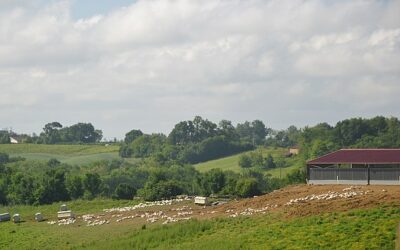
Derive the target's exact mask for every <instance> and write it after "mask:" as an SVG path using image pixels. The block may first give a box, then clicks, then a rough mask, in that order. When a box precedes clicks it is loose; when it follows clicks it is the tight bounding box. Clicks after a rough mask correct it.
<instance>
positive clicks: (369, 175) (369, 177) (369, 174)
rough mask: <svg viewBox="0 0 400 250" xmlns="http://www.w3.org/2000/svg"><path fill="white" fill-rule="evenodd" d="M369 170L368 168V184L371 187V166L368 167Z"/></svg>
mask: <svg viewBox="0 0 400 250" xmlns="http://www.w3.org/2000/svg"><path fill="white" fill-rule="evenodd" d="M367 168H368V182H367V185H369V182H370V180H371V171H370V167H369V164H368V165H367Z"/></svg>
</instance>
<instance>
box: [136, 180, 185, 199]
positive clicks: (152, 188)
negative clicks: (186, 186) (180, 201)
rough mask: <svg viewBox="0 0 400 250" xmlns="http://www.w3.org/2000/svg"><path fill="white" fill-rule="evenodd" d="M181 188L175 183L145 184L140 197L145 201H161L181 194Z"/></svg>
mask: <svg viewBox="0 0 400 250" xmlns="http://www.w3.org/2000/svg"><path fill="white" fill-rule="evenodd" d="M182 191H183V190H182V188H181V187H180V186H179V185H178V183H177V182H176V181H160V182H158V183H155V184H152V183H146V185H145V187H144V188H143V189H141V190H140V195H141V196H142V197H143V199H145V200H146V201H156V200H162V199H171V198H173V197H175V196H177V195H179V194H182Z"/></svg>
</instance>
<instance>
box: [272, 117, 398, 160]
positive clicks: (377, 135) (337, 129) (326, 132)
mask: <svg viewBox="0 0 400 250" xmlns="http://www.w3.org/2000/svg"><path fill="white" fill-rule="evenodd" d="M265 145H267V146H278V147H290V146H295V145H297V146H299V147H300V148H301V154H302V156H303V157H304V158H305V159H310V158H314V157H318V156H321V155H324V154H326V153H329V152H331V151H334V150H337V149H340V148H399V147H400V121H399V119H398V118H396V117H383V116H377V117H374V118H370V119H363V118H351V119H346V120H343V121H339V122H338V123H337V124H336V125H335V126H331V125H329V124H327V123H320V124H317V125H315V126H312V127H305V128H302V129H298V128H296V127H295V126H290V127H289V128H288V129H286V130H281V131H272V132H271V136H269V137H268V138H267V140H266V143H265Z"/></svg>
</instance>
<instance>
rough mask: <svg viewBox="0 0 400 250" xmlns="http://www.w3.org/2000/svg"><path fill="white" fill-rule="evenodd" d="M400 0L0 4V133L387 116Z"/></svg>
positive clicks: (399, 63) (399, 36)
mask: <svg viewBox="0 0 400 250" xmlns="http://www.w3.org/2000/svg"><path fill="white" fill-rule="evenodd" d="M399 80H400V1H368V0H362V1H358V0H355V1H322V0H309V1H307V0H271V1H268V0H246V1H239V0H229V1H228V0H226V1H225V0H213V1H207V0H201V1H200V0H199V1H197V0H188V1H183V0H175V1H161V0H146V1H143V0H137V1H133V0H131V1H129V0H117V1H111V0H108V1H107V0H69V1H68V0H64V1H58V0H0V128H6V127H12V128H13V130H14V131H16V132H20V133H32V132H35V133H39V132H41V131H42V128H43V127H44V125H45V124H46V123H48V122H53V121H58V122H60V123H61V124H63V125H64V126H69V125H72V124H75V123H77V122H91V123H92V124H93V125H94V126H95V127H96V128H99V129H101V130H103V134H104V136H105V137H106V138H114V137H117V138H123V136H124V134H125V133H126V132H128V131H130V130H131V129H141V130H142V131H144V132H146V133H152V132H163V133H169V132H170V131H171V130H172V128H173V126H174V125H175V124H176V123H178V122H179V121H183V120H190V119H193V117H194V116H196V115H200V116H202V117H203V118H207V119H209V120H211V121H214V122H218V121H220V120H222V119H228V120H231V121H232V122H233V123H234V124H236V123H238V122H243V121H245V120H255V119H260V120H262V121H264V123H265V124H266V126H267V127H271V128H274V129H284V128H287V127H288V126H290V125H296V126H298V127H303V126H306V125H311V126H312V125H315V124H317V123H320V122H328V123H330V124H332V125H334V124H335V123H336V122H337V121H340V120H343V119H346V118H350V117H365V118H368V117H373V116H376V115H383V116H396V117H400V108H399V107H400V81H399Z"/></svg>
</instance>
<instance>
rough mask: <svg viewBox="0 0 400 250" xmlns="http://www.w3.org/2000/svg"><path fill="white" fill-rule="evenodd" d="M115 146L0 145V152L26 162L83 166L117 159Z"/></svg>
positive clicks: (117, 147)
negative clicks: (40, 161) (26, 160)
mask: <svg viewBox="0 0 400 250" xmlns="http://www.w3.org/2000/svg"><path fill="white" fill-rule="evenodd" d="M118 150H119V146H116V145H109V146H105V145H45V144H0V152H3V153H7V154H9V155H10V156H12V157H17V156H20V157H24V158H26V159H28V160H43V161H47V160H49V159H52V158H54V159H57V160H59V161H60V162H63V163H68V164H73V165H75V164H76V165H84V164H88V163H91V162H94V161H101V160H113V159H119V155H118Z"/></svg>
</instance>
